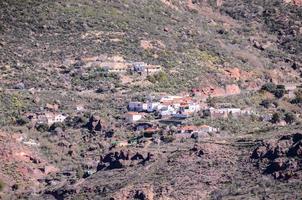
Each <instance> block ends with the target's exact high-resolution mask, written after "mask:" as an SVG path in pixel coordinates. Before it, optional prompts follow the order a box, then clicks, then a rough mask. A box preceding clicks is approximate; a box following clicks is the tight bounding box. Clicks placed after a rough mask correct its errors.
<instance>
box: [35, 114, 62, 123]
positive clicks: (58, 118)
mask: <svg viewBox="0 0 302 200" xmlns="http://www.w3.org/2000/svg"><path fill="white" fill-rule="evenodd" d="M66 118H67V116H66V115H63V114H61V113H52V112H46V113H42V114H37V119H36V122H37V123H45V124H48V125H49V126H51V125H52V124H54V123H58V122H64V121H65V119H66Z"/></svg>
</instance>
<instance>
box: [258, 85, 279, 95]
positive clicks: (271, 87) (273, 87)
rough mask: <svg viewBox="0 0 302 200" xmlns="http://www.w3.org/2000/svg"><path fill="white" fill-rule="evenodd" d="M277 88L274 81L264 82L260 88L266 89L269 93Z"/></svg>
mask: <svg viewBox="0 0 302 200" xmlns="http://www.w3.org/2000/svg"><path fill="white" fill-rule="evenodd" d="M276 89H277V86H276V85H275V84H274V83H266V84H264V85H263V86H262V88H261V90H265V91H268V92H270V93H274V92H275V91H276Z"/></svg>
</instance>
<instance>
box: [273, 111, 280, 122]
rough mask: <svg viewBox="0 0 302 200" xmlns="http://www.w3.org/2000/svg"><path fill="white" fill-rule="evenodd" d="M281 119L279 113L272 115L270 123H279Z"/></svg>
mask: <svg viewBox="0 0 302 200" xmlns="http://www.w3.org/2000/svg"><path fill="white" fill-rule="evenodd" d="M281 118H282V116H281V114H280V113H274V114H273V117H272V123H274V124H275V123H278V122H280V121H281Z"/></svg>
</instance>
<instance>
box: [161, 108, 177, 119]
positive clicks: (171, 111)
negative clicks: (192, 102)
mask: <svg viewBox="0 0 302 200" xmlns="http://www.w3.org/2000/svg"><path fill="white" fill-rule="evenodd" d="M176 113H177V111H176V110H175V108H173V107H172V106H167V107H163V108H161V109H160V111H159V114H160V116H161V117H167V116H170V115H173V114H176Z"/></svg>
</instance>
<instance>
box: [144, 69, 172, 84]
mask: <svg viewBox="0 0 302 200" xmlns="http://www.w3.org/2000/svg"><path fill="white" fill-rule="evenodd" d="M147 79H148V81H150V82H151V83H156V82H159V83H163V82H167V81H168V75H167V74H166V73H165V72H163V71H161V72H158V73H156V74H153V75H150V76H148V77H147Z"/></svg>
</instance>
